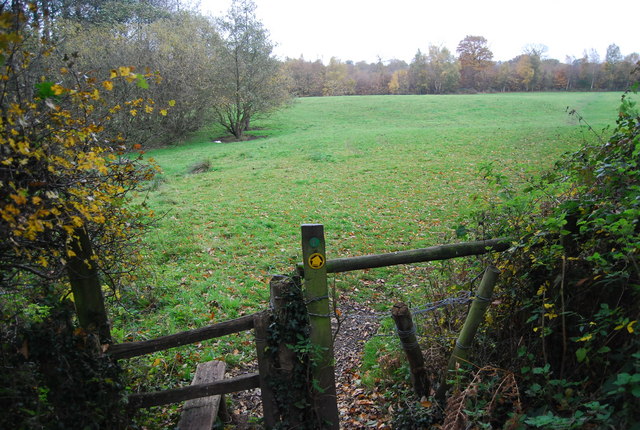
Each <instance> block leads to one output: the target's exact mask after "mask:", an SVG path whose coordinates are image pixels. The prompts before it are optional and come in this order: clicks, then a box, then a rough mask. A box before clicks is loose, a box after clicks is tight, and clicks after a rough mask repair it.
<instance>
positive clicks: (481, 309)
mask: <svg viewBox="0 0 640 430" xmlns="http://www.w3.org/2000/svg"><path fill="white" fill-rule="evenodd" d="M499 274H500V270H498V268H496V267H495V266H489V267H487V269H486V270H485V272H484V276H483V277H482V281H481V282H480V286H479V287H478V291H477V292H476V297H475V299H474V300H473V303H472V304H471V308H470V309H469V314H467V319H466V320H465V321H464V325H463V326H462V330H460V334H459V335H458V339H457V340H456V344H455V347H454V348H453V353H452V354H451V358H450V359H449V364H448V366H447V371H450V370H454V369H455V368H456V365H457V364H458V363H463V362H465V361H467V357H468V356H469V349H470V348H471V343H472V342H473V338H474V336H475V335H476V331H477V330H478V327H479V326H480V323H481V322H482V318H483V316H484V313H485V312H486V310H487V308H488V307H489V303H491V296H492V295H493V287H494V286H495V284H496V281H497V279H498V275H499ZM447 388H448V385H447V375H446V372H445V375H444V377H443V378H442V383H441V384H440V387H439V389H438V392H437V393H436V397H437V398H438V400H440V401H444V396H445V394H446V391H447Z"/></svg>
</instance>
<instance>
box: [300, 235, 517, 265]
mask: <svg viewBox="0 0 640 430" xmlns="http://www.w3.org/2000/svg"><path fill="white" fill-rule="evenodd" d="M510 246H511V241H510V240H509V239H506V238H500V239H490V240H479V241H475V242H462V243H453V244H448V245H439V246H431V247H429V248H420V249H412V250H409V251H397V252H391V253H388V254H374V255H363V256H359V257H348V258H336V259H333V260H328V261H327V264H326V267H327V273H340V272H349V271H352V270H362V269H373V268H375V267H385V266H395V265H398V264H412V263H421V262H426V261H437V260H448V259H450V258H457V257H466V256H469V255H481V254H486V253H488V252H494V251H495V252H502V251H506V250H507V249H509V247H510ZM305 270H306V267H305Z"/></svg>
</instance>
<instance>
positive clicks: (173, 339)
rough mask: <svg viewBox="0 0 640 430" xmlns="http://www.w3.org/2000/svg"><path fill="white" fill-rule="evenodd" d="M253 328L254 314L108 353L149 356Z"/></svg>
mask: <svg viewBox="0 0 640 430" xmlns="http://www.w3.org/2000/svg"><path fill="white" fill-rule="evenodd" d="M252 328H253V314H252V315H247V316H244V317H240V318H237V319H234V320H230V321H224V322H221V323H218V324H213V325H210V326H208V327H202V328H197V329H194V330H187V331H183V332H181V333H175V334H170V335H168V336H161V337H158V338H155V339H150V340H143V341H139V342H126V343H119V344H115V345H111V346H110V347H109V349H108V350H107V352H108V353H109V354H111V356H112V357H113V358H116V359H122V358H131V357H136V356H138V355H144V354H149V353H152V352H156V351H163V350H165V349H170V348H175V347H176V346H182V345H187V344H190V343H195V342H201V341H203V340H207V339H213V338H216V337H221V336H226V335H228V334H232V333H237V332H240V331H245V330H251V329H252Z"/></svg>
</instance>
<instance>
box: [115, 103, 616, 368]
mask: <svg viewBox="0 0 640 430" xmlns="http://www.w3.org/2000/svg"><path fill="white" fill-rule="evenodd" d="M619 96H620V94H618V93H534V94H486V95H451V96H369V97H338V98H332V97H327V98H308V99H299V100H297V101H295V103H294V104H293V105H292V106H291V107H289V108H287V109H285V110H283V111H281V112H279V113H277V114H275V115H273V116H271V117H270V118H269V119H264V120H260V121H256V122H255V123H254V124H253V125H254V126H256V127H258V128H259V129H258V130H255V131H253V132H252V133H253V134H256V135H261V136H264V137H263V138H261V139H256V140H250V141H245V142H238V143H214V142H213V141H214V140H216V139H218V138H219V137H220V136H219V135H216V134H215V132H214V131H211V132H207V131H203V132H202V133H201V134H200V135H199V137H198V138H197V139H194V141H192V142H191V143H187V144H183V145H180V146H175V147H170V148H164V149H158V150H154V151H151V152H150V153H149V156H152V157H154V158H155V159H156V160H157V161H158V162H159V164H160V165H161V167H162V168H163V170H164V173H163V180H164V181H163V182H159V186H158V187H157V188H156V189H154V190H153V191H150V192H149V193H148V201H149V204H150V206H151V207H152V208H153V209H154V211H155V212H156V213H157V214H158V215H159V216H160V217H159V220H158V223H157V226H156V227H154V228H153V229H152V230H151V231H149V233H148V234H147V236H146V237H145V245H146V249H147V262H148V267H147V270H146V272H147V273H146V274H144V275H143V276H141V277H140V279H141V281H139V283H138V284H137V285H134V286H132V290H131V292H129V293H128V294H130V295H132V296H133V297H131V296H130V297H131V298H134V300H131V301H130V302H129V303H132V302H135V303H136V305H132V306H129V308H128V309H126V310H121V311H119V312H118V315H117V318H116V323H115V324H114V325H115V328H114V333H115V335H116V337H117V338H118V340H123V339H124V338H127V339H130V340H139V339H144V338H149V337H153V336H157V335H160V334H168V333H171V332H175V331H178V330H185V329H188V328H193V327H200V326H203V325H205V324H208V323H210V322H219V321H223V320H225V319H229V318H233V317H236V316H239V315H242V314H246V313H252V312H255V311H258V310H261V309H264V307H265V305H266V303H267V300H268V281H269V279H270V277H271V276H272V275H274V274H288V273H291V272H292V270H293V268H294V266H295V263H297V262H298V261H300V260H301V250H300V237H299V234H300V233H299V232H300V225H301V224H303V223H322V224H324V225H325V232H326V239H327V257H328V258H336V257H346V256H353V255H362V254H371V253H381V252H390V251H395V250H403V249H411V248H418V247H425V246H430V245H436V244H440V243H443V242H446V241H450V240H452V239H453V234H452V232H453V230H454V229H455V227H456V226H457V225H459V223H460V222H461V220H463V219H464V217H465V215H467V214H469V212H470V211H472V210H473V208H474V206H475V205H477V204H478V202H479V201H482V200H483V199H485V198H486V197H487V193H488V192H489V190H488V188H487V186H486V184H485V183H484V181H483V180H482V178H481V174H480V172H479V168H480V166H482V165H483V164H485V163H488V162H494V163H495V166H496V170H497V171H498V172H502V173H504V174H505V175H507V176H509V177H512V178H521V177H522V175H528V174H533V173H536V172H540V171H541V170H544V169H546V168H548V167H550V166H551V165H552V164H553V163H554V162H555V161H556V160H558V159H559V157H560V155H561V154H562V153H564V152H567V151H570V150H573V149H575V148H577V147H578V146H579V145H580V143H581V142H582V141H583V140H584V139H593V136H592V134H590V133H588V132H587V131H586V129H585V127H583V126H579V125H578V122H577V120H576V119H575V117H570V116H569V115H568V114H567V113H566V108H567V107H570V108H572V109H576V110H577V111H578V112H579V113H580V114H581V115H582V116H583V117H584V118H585V119H586V120H587V121H588V122H589V123H590V125H591V126H593V127H594V128H595V129H596V130H601V129H602V128H603V127H605V126H606V125H609V124H612V123H613V121H614V119H615V116H616V108H617V106H618V102H619ZM605 134H606V133H605ZM203 160H209V161H210V163H211V170H210V171H208V172H206V173H201V174H189V173H188V171H189V168H190V166H192V165H193V164H195V163H198V162H201V161H203ZM411 270H412V269H407V268H394V269H377V270H371V271H367V272H360V273H357V274H351V275H348V276H347V275H342V276H340V277H338V278H337V279H336V280H335V285H336V286H337V287H338V290H339V291H340V292H341V294H343V295H350V296H354V297H365V298H367V299H371V300H375V299H376V298H380V299H381V300H382V302H381V306H382V307H383V308H386V307H388V306H389V304H388V303H389V299H390V298H398V299H407V297H406V296H405V294H408V293H407V292H406V291H407V288H405V287H406V286H407V285H408V284H411V283H412V282H414V283H415V282H416V281H414V280H412V279H411V276H412V275H411V273H410V272H411ZM379 278H384V279H385V281H386V282H385V290H384V291H383V292H380V291H377V292H376V291H373V290H370V289H367V285H368V284H370V283H371V282H367V281H371V280H376V279H379ZM413 300H415V298H413ZM248 339H249V338H248V337H247V336H245V335H237V336H235V337H232V342H228V339H225V340H222V341H218V342H212V343H210V344H208V345H209V346H206V347H200V348H199V349H198V348H196V347H193V348H194V349H192V350H191V351H192V352H191V353H193V354H198V356H200V355H204V358H208V356H220V355H223V356H225V357H226V360H227V361H228V362H231V363H233V361H234V360H237V361H240V360H242V359H243V358H244V356H243V354H245V352H243V351H244V350H247V351H250V349H251V347H250V346H249V347H247V348H242V343H243V342H244V343H247V342H248ZM239 345H240V346H239ZM246 354H249V352H247V353H246ZM234 357H235V358H234ZM141 360H143V359H141ZM144 360H154V359H153V357H147V358H144ZM177 375H178V377H184V378H185V379H186V378H188V377H189V371H188V370H185V371H184V374H182V373H180V372H177Z"/></svg>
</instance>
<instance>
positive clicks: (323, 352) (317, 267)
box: [301, 224, 340, 429]
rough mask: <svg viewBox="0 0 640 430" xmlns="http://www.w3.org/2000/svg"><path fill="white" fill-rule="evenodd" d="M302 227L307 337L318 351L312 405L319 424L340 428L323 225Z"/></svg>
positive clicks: (305, 225) (325, 426) (304, 225)
mask: <svg viewBox="0 0 640 430" xmlns="http://www.w3.org/2000/svg"><path fill="white" fill-rule="evenodd" d="M301 230H302V258H303V264H304V295H305V300H306V302H307V309H308V312H309V322H310V325H311V336H310V337H311V342H312V343H313V345H315V346H316V347H317V349H318V350H319V351H320V356H319V357H314V359H315V360H316V363H315V364H316V365H315V367H314V374H313V378H314V379H315V380H316V382H317V384H314V385H316V386H317V387H319V390H316V389H314V400H313V401H314V407H315V408H316V410H317V413H318V416H319V419H320V421H321V423H320V425H321V426H322V428H330V429H339V428H340V420H339V414H338V403H337V395H336V383H335V373H334V369H333V360H334V358H333V339H332V337H333V334H332V332H331V315H330V314H329V289H328V285H327V265H326V262H327V257H326V254H325V240H324V226H323V225H322V224H303V225H302V228H301Z"/></svg>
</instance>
